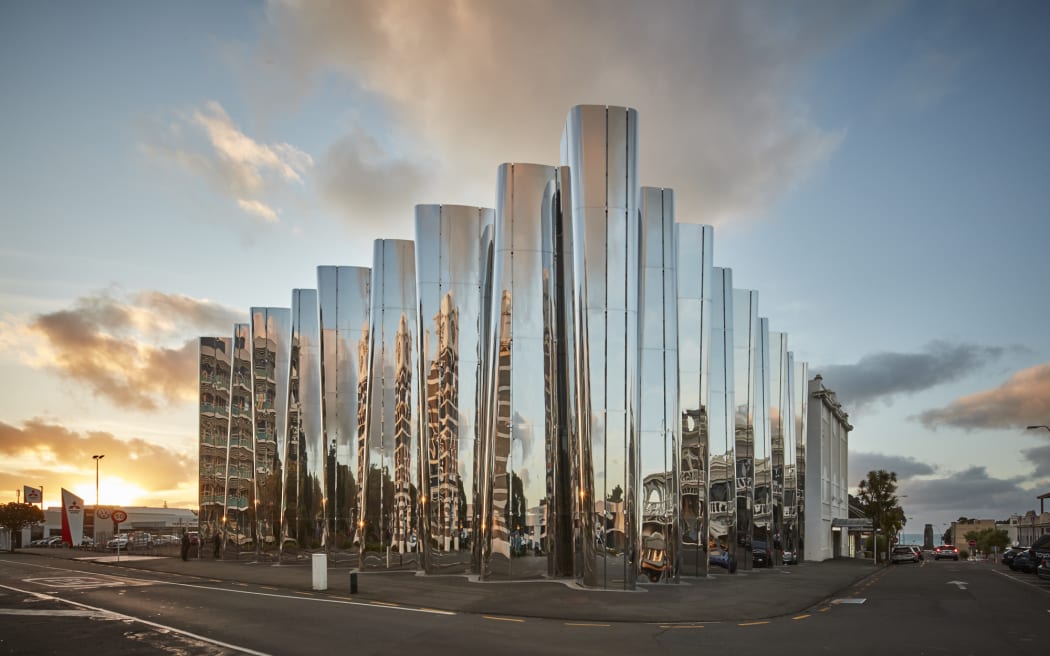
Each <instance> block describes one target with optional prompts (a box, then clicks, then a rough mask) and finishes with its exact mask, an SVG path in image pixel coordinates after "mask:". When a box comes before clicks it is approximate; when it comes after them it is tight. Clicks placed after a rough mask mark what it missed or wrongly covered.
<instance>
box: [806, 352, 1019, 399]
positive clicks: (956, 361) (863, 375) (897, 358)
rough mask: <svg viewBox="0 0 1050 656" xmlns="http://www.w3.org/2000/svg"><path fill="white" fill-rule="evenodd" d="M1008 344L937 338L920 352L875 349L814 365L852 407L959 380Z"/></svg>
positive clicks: (825, 382) (828, 383) (826, 381)
mask: <svg viewBox="0 0 1050 656" xmlns="http://www.w3.org/2000/svg"><path fill="white" fill-rule="evenodd" d="M1005 352H1006V349H1005V348H1002V347H996V346H978V345H974V344H952V343H949V342H944V341H934V342H930V343H929V344H928V345H926V347H925V349H924V350H923V351H922V352H919V353H888V352H883V353H873V354H871V355H866V356H864V357H863V358H861V359H860V360H859V361H858V362H857V363H856V364H833V365H824V366H821V367H816V368H811V371H814V372H819V373H820V374H821V376H823V378H824V384H825V385H826V386H828V387H829V388H830V389H833V390H835V393H836V394H837V395H838V399H839V401H841V402H842V403H843V405H845V406H846V407H848V408H849V409H850V410H851V411H855V410H856V409H860V408H862V407H864V406H866V405H869V404H871V403H873V402H875V401H876V400H879V399H882V400H884V401H886V402H887V403H888V402H890V401H891V400H892V397H893V396H894V395H896V394H902V393H905V392H919V391H922V390H925V389H929V388H931V387H934V386H936V385H940V384H942V383H947V382H950V381H953V380H958V379H960V378H962V377H964V376H966V375H967V374H970V373H972V372H973V371H974V370H976V369H978V368H979V367H981V366H983V365H985V364H987V363H989V362H991V361H993V360H995V359H997V358H999V357H1000V356H1002V355H1003V353H1005Z"/></svg>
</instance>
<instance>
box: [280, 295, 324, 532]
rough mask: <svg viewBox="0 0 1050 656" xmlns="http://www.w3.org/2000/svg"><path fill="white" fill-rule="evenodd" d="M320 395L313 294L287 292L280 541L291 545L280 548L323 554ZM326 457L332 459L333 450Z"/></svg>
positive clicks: (317, 327)
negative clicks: (285, 433)
mask: <svg viewBox="0 0 1050 656" xmlns="http://www.w3.org/2000/svg"><path fill="white" fill-rule="evenodd" d="M321 389H322V383H321V327H320V323H319V316H318V307H317V290H316V289H293V290H292V341H291V366H290V367H289V371H288V463H287V468H286V477H285V490H286V492H285V495H286V498H285V536H287V537H288V538H290V539H291V541H288V542H287V544H285V545H284V546H283V547H282V548H288V547H292V548H295V547H297V548H298V549H300V550H307V551H316V550H326V551H327V549H328V521H327V517H326V510H325V506H326V498H325V485H326V482H327V479H328V476H327V461H328V457H329V453H328V446H327V445H326V444H325V441H324V422H323V420H322V419H321V413H322V409H321V405H322V401H321ZM331 455H332V457H333V458H334V456H335V453H334V449H333V452H332V454H331ZM293 541H294V542H293Z"/></svg>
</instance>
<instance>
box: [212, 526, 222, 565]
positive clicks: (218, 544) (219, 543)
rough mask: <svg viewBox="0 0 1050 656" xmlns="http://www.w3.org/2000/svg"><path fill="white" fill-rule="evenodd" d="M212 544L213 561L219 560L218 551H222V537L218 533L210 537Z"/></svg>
mask: <svg viewBox="0 0 1050 656" xmlns="http://www.w3.org/2000/svg"><path fill="white" fill-rule="evenodd" d="M212 543H213V544H214V545H215V560H218V559H219V555H220V554H219V551H220V550H221V549H222V537H221V536H220V535H219V533H218V532H216V533H215V535H214V536H213V537H212Z"/></svg>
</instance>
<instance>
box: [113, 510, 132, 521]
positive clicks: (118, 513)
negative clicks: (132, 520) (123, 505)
mask: <svg viewBox="0 0 1050 656" xmlns="http://www.w3.org/2000/svg"><path fill="white" fill-rule="evenodd" d="M110 517H112V518H113V523H114V524H120V523H122V522H126V521H128V514H127V513H126V512H124V511H123V510H114V511H113V514H112V515H110Z"/></svg>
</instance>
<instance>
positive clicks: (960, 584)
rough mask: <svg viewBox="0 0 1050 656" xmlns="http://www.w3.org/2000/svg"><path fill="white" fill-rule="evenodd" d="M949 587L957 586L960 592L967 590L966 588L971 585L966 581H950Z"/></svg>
mask: <svg viewBox="0 0 1050 656" xmlns="http://www.w3.org/2000/svg"><path fill="white" fill-rule="evenodd" d="M948 585H954V586H957V587H958V588H959V589H960V590H965V589H966V586H968V585H970V584H969V583H967V582H966V581H948Z"/></svg>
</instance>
